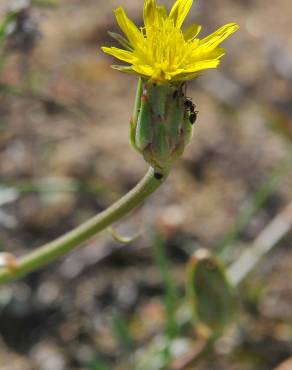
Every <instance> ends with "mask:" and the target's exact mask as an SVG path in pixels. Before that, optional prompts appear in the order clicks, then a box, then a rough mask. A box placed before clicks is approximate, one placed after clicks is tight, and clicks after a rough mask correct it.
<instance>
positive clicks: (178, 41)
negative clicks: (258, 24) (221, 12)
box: [102, 0, 239, 82]
mask: <svg viewBox="0 0 292 370" xmlns="http://www.w3.org/2000/svg"><path fill="white" fill-rule="evenodd" d="M192 3H193V0H176V2H175V3H174V5H173V7H172V9H171V11H170V13H169V14H167V12H166V9H165V7H164V6H159V5H157V4H156V1H155V0H145V3H144V27H141V28H140V29H139V28H137V27H136V25H135V24H134V23H133V22H132V21H131V20H130V19H129V18H128V17H127V15H126V13H125V11H124V9H123V8H122V7H121V6H120V7H119V8H117V9H116V10H115V16H116V19H117V22H118V25H119V27H120V28H121V30H122V31H123V33H124V34H125V36H126V38H124V37H123V36H121V35H119V34H115V33H111V36H113V37H114V38H115V39H116V40H118V41H119V42H120V43H121V44H122V45H123V47H124V48H125V49H119V48H116V47H102V50H103V51H104V52H105V53H108V54H111V55H113V56H114V57H116V58H117V59H119V60H122V61H124V62H126V63H129V64H130V65H129V66H113V67H114V68H116V69H119V70H121V71H124V72H130V73H136V74H138V75H140V76H142V77H145V78H147V79H151V80H154V81H160V82H176V81H185V80H189V79H192V78H194V77H196V76H197V75H198V74H199V73H200V72H201V71H202V70H204V69H209V68H216V67H217V66H218V65H219V62H220V58H221V57H222V56H223V55H224V53H225V51H224V49H223V48H221V47H218V46H219V45H220V44H221V43H222V42H223V41H224V40H225V39H226V38H227V37H228V36H230V35H231V34H232V33H233V32H235V31H236V30H237V29H238V28H239V26H238V25H237V24H236V23H228V24H226V25H225V26H222V27H221V28H219V29H218V30H217V31H215V32H214V33H212V34H211V35H209V36H207V37H205V38H203V39H199V38H198V37H197V36H198V34H199V32H200V31H201V26H200V25H198V24H195V23H194V24H191V25H190V26H189V27H188V28H187V29H186V30H184V31H183V30H182V25H183V23H184V20H185V18H186V16H187V14H188V12H189V10H190V8H191V6H192Z"/></svg>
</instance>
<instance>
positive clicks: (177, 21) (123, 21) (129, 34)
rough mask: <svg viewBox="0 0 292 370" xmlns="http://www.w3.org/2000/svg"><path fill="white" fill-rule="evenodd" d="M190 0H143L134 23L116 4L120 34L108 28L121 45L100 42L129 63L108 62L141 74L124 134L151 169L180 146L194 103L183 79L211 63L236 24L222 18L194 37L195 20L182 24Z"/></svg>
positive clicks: (197, 28) (198, 28) (174, 156)
mask: <svg viewBox="0 0 292 370" xmlns="http://www.w3.org/2000/svg"><path fill="white" fill-rule="evenodd" d="M192 3H193V0H177V1H176V2H175V3H174V5H173V7H172V9H171V11H170V13H169V14H167V11H166V9H165V7H164V6H160V5H157V4H156V1H155V0H145V3H144V26H143V27H141V28H137V27H136V25H135V24H134V23H133V22H132V21H131V20H130V19H129V18H128V17H127V15H126V13H125V11H124V9H123V8H122V7H121V6H120V7H119V8H117V9H116V10H115V16H116V19H117V22H118V25H119V27H120V28H121V30H122V31H123V33H124V35H125V36H126V37H124V36H122V35H119V34H116V33H110V34H111V36H113V37H114V38H115V39H116V40H117V41H118V42H119V43H120V44H121V45H122V46H123V49H120V48H117V47H102V50H103V51H104V52H105V53H108V54H110V55H112V56H114V57H116V58H117V59H119V60H121V61H123V62H126V63H128V64H129V65H124V66H121V65H114V66H113V68H115V69H118V70H120V71H122V72H128V73H134V74H137V75H138V76H140V77H141V79H142V87H141V86H140V95H139V96H138V98H139V99H140V100H138V104H136V105H137V106H136V109H137V112H136V113H135V114H134V119H133V120H132V122H131V129H130V137H131V142H132V144H133V146H134V148H135V149H137V150H138V151H139V152H140V153H142V154H143V156H144V158H145V160H146V161H147V162H149V163H150V164H151V165H152V166H153V167H154V168H156V169H157V170H160V171H161V170H163V169H164V168H169V167H170V165H171V164H172V163H173V161H174V160H176V159H177V158H178V157H179V156H180V155H181V154H182V153H183V151H184V148H185V146H186V145H187V144H188V143H189V141H190V138H191V134H192V124H193V123H194V121H195V120H196V114H197V112H196V111H195V105H194V104H192V102H191V101H190V100H189V99H188V98H187V97H186V94H185V90H186V88H185V86H186V81H188V80H190V79H193V78H195V77H197V76H198V75H199V74H201V73H202V71H203V70H205V69H209V68H216V67H218V65H219V63H220V58H221V57H222V56H223V55H224V53H225V51H224V49H223V48H221V47H219V45H220V44H221V43H222V42H223V41H224V40H225V39H226V38H227V37H228V36H230V35H231V34H232V33H233V32H235V31H236V30H237V29H238V28H239V27H238V25H237V24H236V23H228V24H226V25H224V26H222V27H221V28H219V29H218V30H217V31H215V32H214V33H212V34H211V35H209V36H207V37H205V38H203V39H199V38H198V35H199V33H200V31H201V26H200V25H198V24H196V23H193V24H191V25H190V26H189V27H188V28H186V29H185V30H183V29H182V26H183V23H184V20H185V18H186V16H187V14H188V12H189V11H190V8H191V6H192Z"/></svg>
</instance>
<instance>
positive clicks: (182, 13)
mask: <svg viewBox="0 0 292 370" xmlns="http://www.w3.org/2000/svg"><path fill="white" fill-rule="evenodd" d="M192 4H193V0H176V2H175V4H174V5H173V7H172V9H171V11H170V14H169V18H170V19H172V20H173V22H174V25H175V26H176V27H177V28H181V26H182V24H183V22H184V20H185V18H186V16H187V14H188V12H189V11H190V9H191V6H192Z"/></svg>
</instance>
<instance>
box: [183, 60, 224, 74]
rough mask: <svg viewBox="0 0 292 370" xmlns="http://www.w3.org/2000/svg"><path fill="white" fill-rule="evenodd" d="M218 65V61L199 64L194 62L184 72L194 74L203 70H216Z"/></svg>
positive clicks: (203, 61)
mask: <svg viewBox="0 0 292 370" xmlns="http://www.w3.org/2000/svg"><path fill="white" fill-rule="evenodd" d="M219 63H220V61H219V60H218V59H212V60H202V61H199V62H195V63H194V64H193V65H192V66H191V67H189V68H186V69H185V72H187V73H194V72H198V71H202V70H203V69H209V68H217V67H218V65H219Z"/></svg>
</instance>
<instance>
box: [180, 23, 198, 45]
mask: <svg viewBox="0 0 292 370" xmlns="http://www.w3.org/2000/svg"><path fill="white" fill-rule="evenodd" d="M201 29H202V26H200V25H199V24H196V23H193V24H191V25H190V26H189V27H188V28H187V29H186V30H185V32H184V38H185V40H186V41H188V40H191V39H194V38H195V37H196V36H198V34H199V33H200V31H201Z"/></svg>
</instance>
